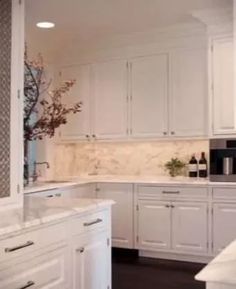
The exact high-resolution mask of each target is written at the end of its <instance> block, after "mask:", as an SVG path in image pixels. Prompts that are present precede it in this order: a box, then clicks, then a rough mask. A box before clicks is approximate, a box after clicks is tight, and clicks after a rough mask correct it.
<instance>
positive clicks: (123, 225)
mask: <svg viewBox="0 0 236 289" xmlns="http://www.w3.org/2000/svg"><path fill="white" fill-rule="evenodd" d="M96 191H97V198H99V199H112V200H113V201H115V204H114V205H113V206H112V246H113V247H117V248H127V249H132V248H133V247H134V240H133V208H134V205H133V186H132V184H120V183H113V184H111V183H99V184H97V189H96Z"/></svg>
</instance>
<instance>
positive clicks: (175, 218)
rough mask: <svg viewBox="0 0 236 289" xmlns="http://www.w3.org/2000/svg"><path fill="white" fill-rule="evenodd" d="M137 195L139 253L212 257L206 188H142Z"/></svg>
mask: <svg viewBox="0 0 236 289" xmlns="http://www.w3.org/2000/svg"><path fill="white" fill-rule="evenodd" d="M137 192H138V194H137V210H136V220H137V221H136V227H135V228H136V237H137V239H136V249H139V250H143V251H154V252H155V251H160V252H161V251H165V252H168V253H183V254H193V255H202V256H204V255H206V254H207V253H208V228H209V223H208V220H209V218H208V202H207V189H206V187H185V186H183V187H180V186H161V187H160V186H154V185H152V186H148V185H139V186H138V188H137ZM193 200H194V201H193Z"/></svg>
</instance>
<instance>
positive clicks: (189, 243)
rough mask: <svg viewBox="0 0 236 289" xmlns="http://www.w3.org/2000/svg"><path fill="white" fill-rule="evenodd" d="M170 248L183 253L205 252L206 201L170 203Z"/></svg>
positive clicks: (206, 236)
mask: <svg viewBox="0 0 236 289" xmlns="http://www.w3.org/2000/svg"><path fill="white" fill-rule="evenodd" d="M172 249H173V250H174V251H179V252H184V253H185V252H189V253H191V252H192V253H193V252H195V253H203V254H205V253H207V250H208V204H207V203H200V202H199V203H198V202H174V203H173V204H172Z"/></svg>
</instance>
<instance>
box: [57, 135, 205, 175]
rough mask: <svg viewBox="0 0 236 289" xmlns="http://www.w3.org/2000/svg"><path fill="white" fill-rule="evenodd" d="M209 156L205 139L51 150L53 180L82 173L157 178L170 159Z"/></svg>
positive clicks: (66, 146)
mask: <svg viewBox="0 0 236 289" xmlns="http://www.w3.org/2000/svg"><path fill="white" fill-rule="evenodd" d="M202 151H204V152H206V154H207V155H208V151H209V141H208V140H179V141H152V142H145V141H139V142H106V143H104V142H103V143H100V142H96V143H73V144H62V143H61V144H57V145H55V147H54V166H53V167H54V170H53V171H54V173H53V174H54V177H55V178H63V177H68V176H78V175H83V174H94V173H96V174H100V175H160V176H166V175H168V172H167V171H166V170H165V168H164V164H165V163H166V162H167V161H168V160H170V159H171V158H172V157H178V158H179V159H181V160H183V161H185V162H188V161H189V159H190V157H191V155H192V154H193V153H195V154H196V157H197V158H199V157H200V154H201V152H202Z"/></svg>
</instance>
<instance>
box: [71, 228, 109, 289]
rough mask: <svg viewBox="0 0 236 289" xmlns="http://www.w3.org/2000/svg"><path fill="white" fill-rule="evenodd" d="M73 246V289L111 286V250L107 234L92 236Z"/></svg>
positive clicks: (78, 241)
mask: <svg viewBox="0 0 236 289" xmlns="http://www.w3.org/2000/svg"><path fill="white" fill-rule="evenodd" d="M81 239H82V238H81V236H79V237H78V238H75V240H74V242H75V243H74V245H73V260H74V264H73V268H74V269H73V270H74V272H73V289H107V288H108V287H109V286H110V276H109V275H110V266H111V265H110V264H111V259H110V256H111V255H110V249H109V247H108V243H107V234H106V233H101V234H98V233H96V234H90V235H89V236H88V237H87V238H86V239H85V240H84V241H82V242H81Z"/></svg>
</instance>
